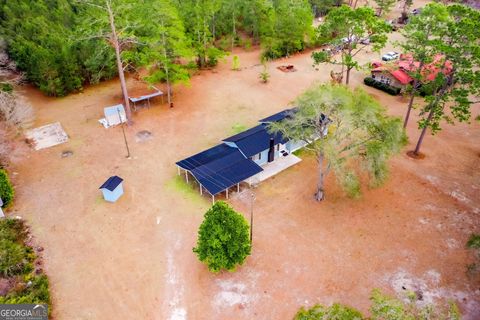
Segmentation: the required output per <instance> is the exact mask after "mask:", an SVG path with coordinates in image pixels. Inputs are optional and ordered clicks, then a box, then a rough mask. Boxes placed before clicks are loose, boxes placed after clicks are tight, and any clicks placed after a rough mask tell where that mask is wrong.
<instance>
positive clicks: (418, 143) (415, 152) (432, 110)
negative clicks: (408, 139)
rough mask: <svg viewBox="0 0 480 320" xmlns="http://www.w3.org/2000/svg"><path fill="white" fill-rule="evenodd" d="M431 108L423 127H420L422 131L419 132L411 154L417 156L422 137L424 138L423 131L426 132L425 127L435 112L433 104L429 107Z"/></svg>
mask: <svg viewBox="0 0 480 320" xmlns="http://www.w3.org/2000/svg"><path fill="white" fill-rule="evenodd" d="M431 108H432V109H431V110H430V113H429V114H428V117H427V121H426V123H425V127H423V129H422V133H420V137H419V138H418V141H417V145H416V146H415V151H413V154H415V155H416V156H418V154H419V152H420V147H421V146H422V142H423V138H425V133H427V128H428V124H429V123H430V120H432V117H433V114H434V112H435V108H434V106H432V107H431Z"/></svg>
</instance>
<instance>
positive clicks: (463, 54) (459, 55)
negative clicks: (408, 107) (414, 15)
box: [414, 3, 480, 155]
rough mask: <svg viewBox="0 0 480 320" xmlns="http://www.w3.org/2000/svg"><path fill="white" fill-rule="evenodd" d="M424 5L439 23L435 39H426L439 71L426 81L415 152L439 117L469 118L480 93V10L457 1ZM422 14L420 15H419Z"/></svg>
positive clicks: (451, 119)
mask: <svg viewBox="0 0 480 320" xmlns="http://www.w3.org/2000/svg"><path fill="white" fill-rule="evenodd" d="M425 9H426V10H427V12H430V11H435V12H436V14H437V16H438V17H439V19H440V18H441V21H442V23H441V24H437V25H436V26H435V28H432V29H431V32H432V34H433V37H434V41H431V42H430V43H429V44H430V48H431V50H430V51H429V53H428V54H429V60H431V61H434V62H435V64H434V69H436V70H438V72H436V73H432V75H433V76H434V79H432V81H430V82H429V83H428V87H427V88H428V90H426V91H425V104H423V105H422V107H421V108H420V117H421V118H420V120H419V123H418V124H419V128H420V129H421V130H422V131H421V134H420V137H419V139H418V142H417V145H416V147H415V150H414V154H415V155H418V153H419V151H420V147H421V145H422V142H423V139H424V137H425V134H426V131H427V129H430V131H431V133H432V134H435V133H436V132H438V131H439V130H441V126H440V125H441V122H442V121H446V122H447V123H453V122H454V121H455V120H456V121H459V122H465V121H469V119H470V117H471V106H472V105H473V104H474V103H476V102H479V101H478V97H479V96H480V71H479V67H480V40H479V39H480V12H479V11H478V10H475V9H472V8H469V7H466V6H463V5H459V4H452V5H449V6H445V5H443V4H438V3H431V4H428V5H427V6H426V8H425ZM424 18H426V17H424V16H423V15H420V17H419V18H418V19H419V20H421V19H424ZM414 21H415V20H414ZM435 57H437V59H435Z"/></svg>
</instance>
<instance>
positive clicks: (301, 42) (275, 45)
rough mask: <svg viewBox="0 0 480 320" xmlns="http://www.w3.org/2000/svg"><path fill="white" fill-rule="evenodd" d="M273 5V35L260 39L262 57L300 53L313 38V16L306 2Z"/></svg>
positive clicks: (281, 0) (284, 0)
mask: <svg viewBox="0 0 480 320" xmlns="http://www.w3.org/2000/svg"><path fill="white" fill-rule="evenodd" d="M274 4H275V5H274V8H275V19H274V21H275V24H274V30H273V34H271V36H264V37H263V39H262V45H263V48H264V53H263V56H264V57H266V58H268V59H274V58H278V57H282V56H288V55H290V54H292V53H295V52H298V51H302V50H303V49H305V48H306V47H307V45H308V43H309V41H310V40H311V39H312V38H313V27H312V21H313V15H312V10H311V8H310V4H309V3H308V1H307V0H277V1H275V2H274Z"/></svg>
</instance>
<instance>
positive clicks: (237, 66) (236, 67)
mask: <svg viewBox="0 0 480 320" xmlns="http://www.w3.org/2000/svg"><path fill="white" fill-rule="evenodd" d="M232 70H235V71H239V70H240V58H239V57H238V56H237V55H234V56H233V58H232Z"/></svg>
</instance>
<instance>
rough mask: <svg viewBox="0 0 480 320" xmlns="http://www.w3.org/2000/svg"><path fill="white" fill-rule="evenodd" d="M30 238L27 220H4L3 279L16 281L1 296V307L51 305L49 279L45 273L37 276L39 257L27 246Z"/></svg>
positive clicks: (0, 230) (0, 238)
mask: <svg viewBox="0 0 480 320" xmlns="http://www.w3.org/2000/svg"><path fill="white" fill-rule="evenodd" d="M27 236H28V229H27V227H26V226H25V224H24V222H23V220H19V219H2V220H0V277H4V278H7V279H8V278H9V277H10V280H11V281H14V282H15V286H14V287H13V288H12V289H10V291H9V292H8V293H7V294H6V295H5V296H0V304H5V303H6V304H18V303H45V304H48V305H50V293H49V287H48V279H47V277H46V276H45V275H43V274H40V275H37V274H35V273H34V263H35V260H36V259H37V256H36V254H35V252H34V251H33V249H32V247H30V246H28V245H26V244H25V239H26V238H27ZM49 311H51V310H49Z"/></svg>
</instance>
